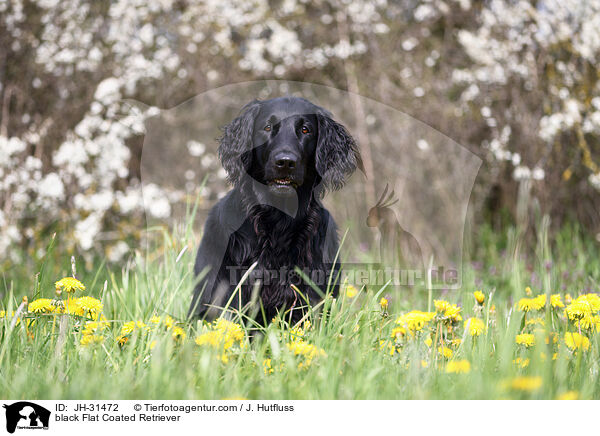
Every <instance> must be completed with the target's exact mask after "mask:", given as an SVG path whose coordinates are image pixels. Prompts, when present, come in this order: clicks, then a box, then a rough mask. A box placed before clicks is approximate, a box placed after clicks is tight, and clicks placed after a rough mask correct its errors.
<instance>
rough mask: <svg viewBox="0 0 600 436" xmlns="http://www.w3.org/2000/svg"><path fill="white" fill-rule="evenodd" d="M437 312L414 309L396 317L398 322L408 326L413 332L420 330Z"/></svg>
mask: <svg viewBox="0 0 600 436" xmlns="http://www.w3.org/2000/svg"><path fill="white" fill-rule="evenodd" d="M434 316H435V312H421V311H419V310H413V311H411V312H408V313H406V314H404V315H402V316H400V317H398V318H397V319H396V324H398V325H401V326H403V327H404V328H407V329H408V330H410V331H411V332H415V331H419V330H421V329H423V327H425V325H427V323H428V322H429V321H431V320H432V319H433V317H434Z"/></svg>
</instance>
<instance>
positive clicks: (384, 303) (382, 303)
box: [379, 297, 389, 310]
mask: <svg viewBox="0 0 600 436" xmlns="http://www.w3.org/2000/svg"><path fill="white" fill-rule="evenodd" d="M388 305H389V301H388V300H387V298H385V297H381V300H379V306H381V309H382V310H387V308H388Z"/></svg>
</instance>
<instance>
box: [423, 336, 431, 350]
mask: <svg viewBox="0 0 600 436" xmlns="http://www.w3.org/2000/svg"><path fill="white" fill-rule="evenodd" d="M423 342H425V345H427V346H428V347H429V348H431V344H432V343H433V341H432V340H431V336H429V337H427V339H425V340H424V341H423Z"/></svg>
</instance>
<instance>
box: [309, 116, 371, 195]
mask: <svg viewBox="0 0 600 436" xmlns="http://www.w3.org/2000/svg"><path fill="white" fill-rule="evenodd" d="M317 123H318V129H319V132H318V133H319V138H318V140H317V151H316V159H315V165H316V168H317V171H318V172H319V175H320V176H321V178H322V180H323V187H324V189H326V190H332V191H335V190H338V189H340V188H341V187H342V186H344V183H345V181H346V178H347V177H348V176H350V175H351V174H352V173H353V172H354V170H356V168H357V167H358V168H360V169H361V170H362V160H361V157H360V152H359V150H358V146H357V145H356V141H355V140H354V138H353V137H352V135H350V133H349V132H348V130H347V129H346V127H344V126H343V125H341V124H340V123H338V122H336V121H334V120H333V118H332V116H331V114H330V113H329V112H327V111H324V110H323V111H319V112H318V113H317ZM363 172H364V170H363Z"/></svg>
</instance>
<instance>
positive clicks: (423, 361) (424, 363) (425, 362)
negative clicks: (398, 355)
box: [421, 360, 429, 368]
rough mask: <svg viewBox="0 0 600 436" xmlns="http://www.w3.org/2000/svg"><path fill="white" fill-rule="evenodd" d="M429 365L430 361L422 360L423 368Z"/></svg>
mask: <svg viewBox="0 0 600 436" xmlns="http://www.w3.org/2000/svg"><path fill="white" fill-rule="evenodd" d="M427 367H429V362H427V361H426V360H421V368H427Z"/></svg>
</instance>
